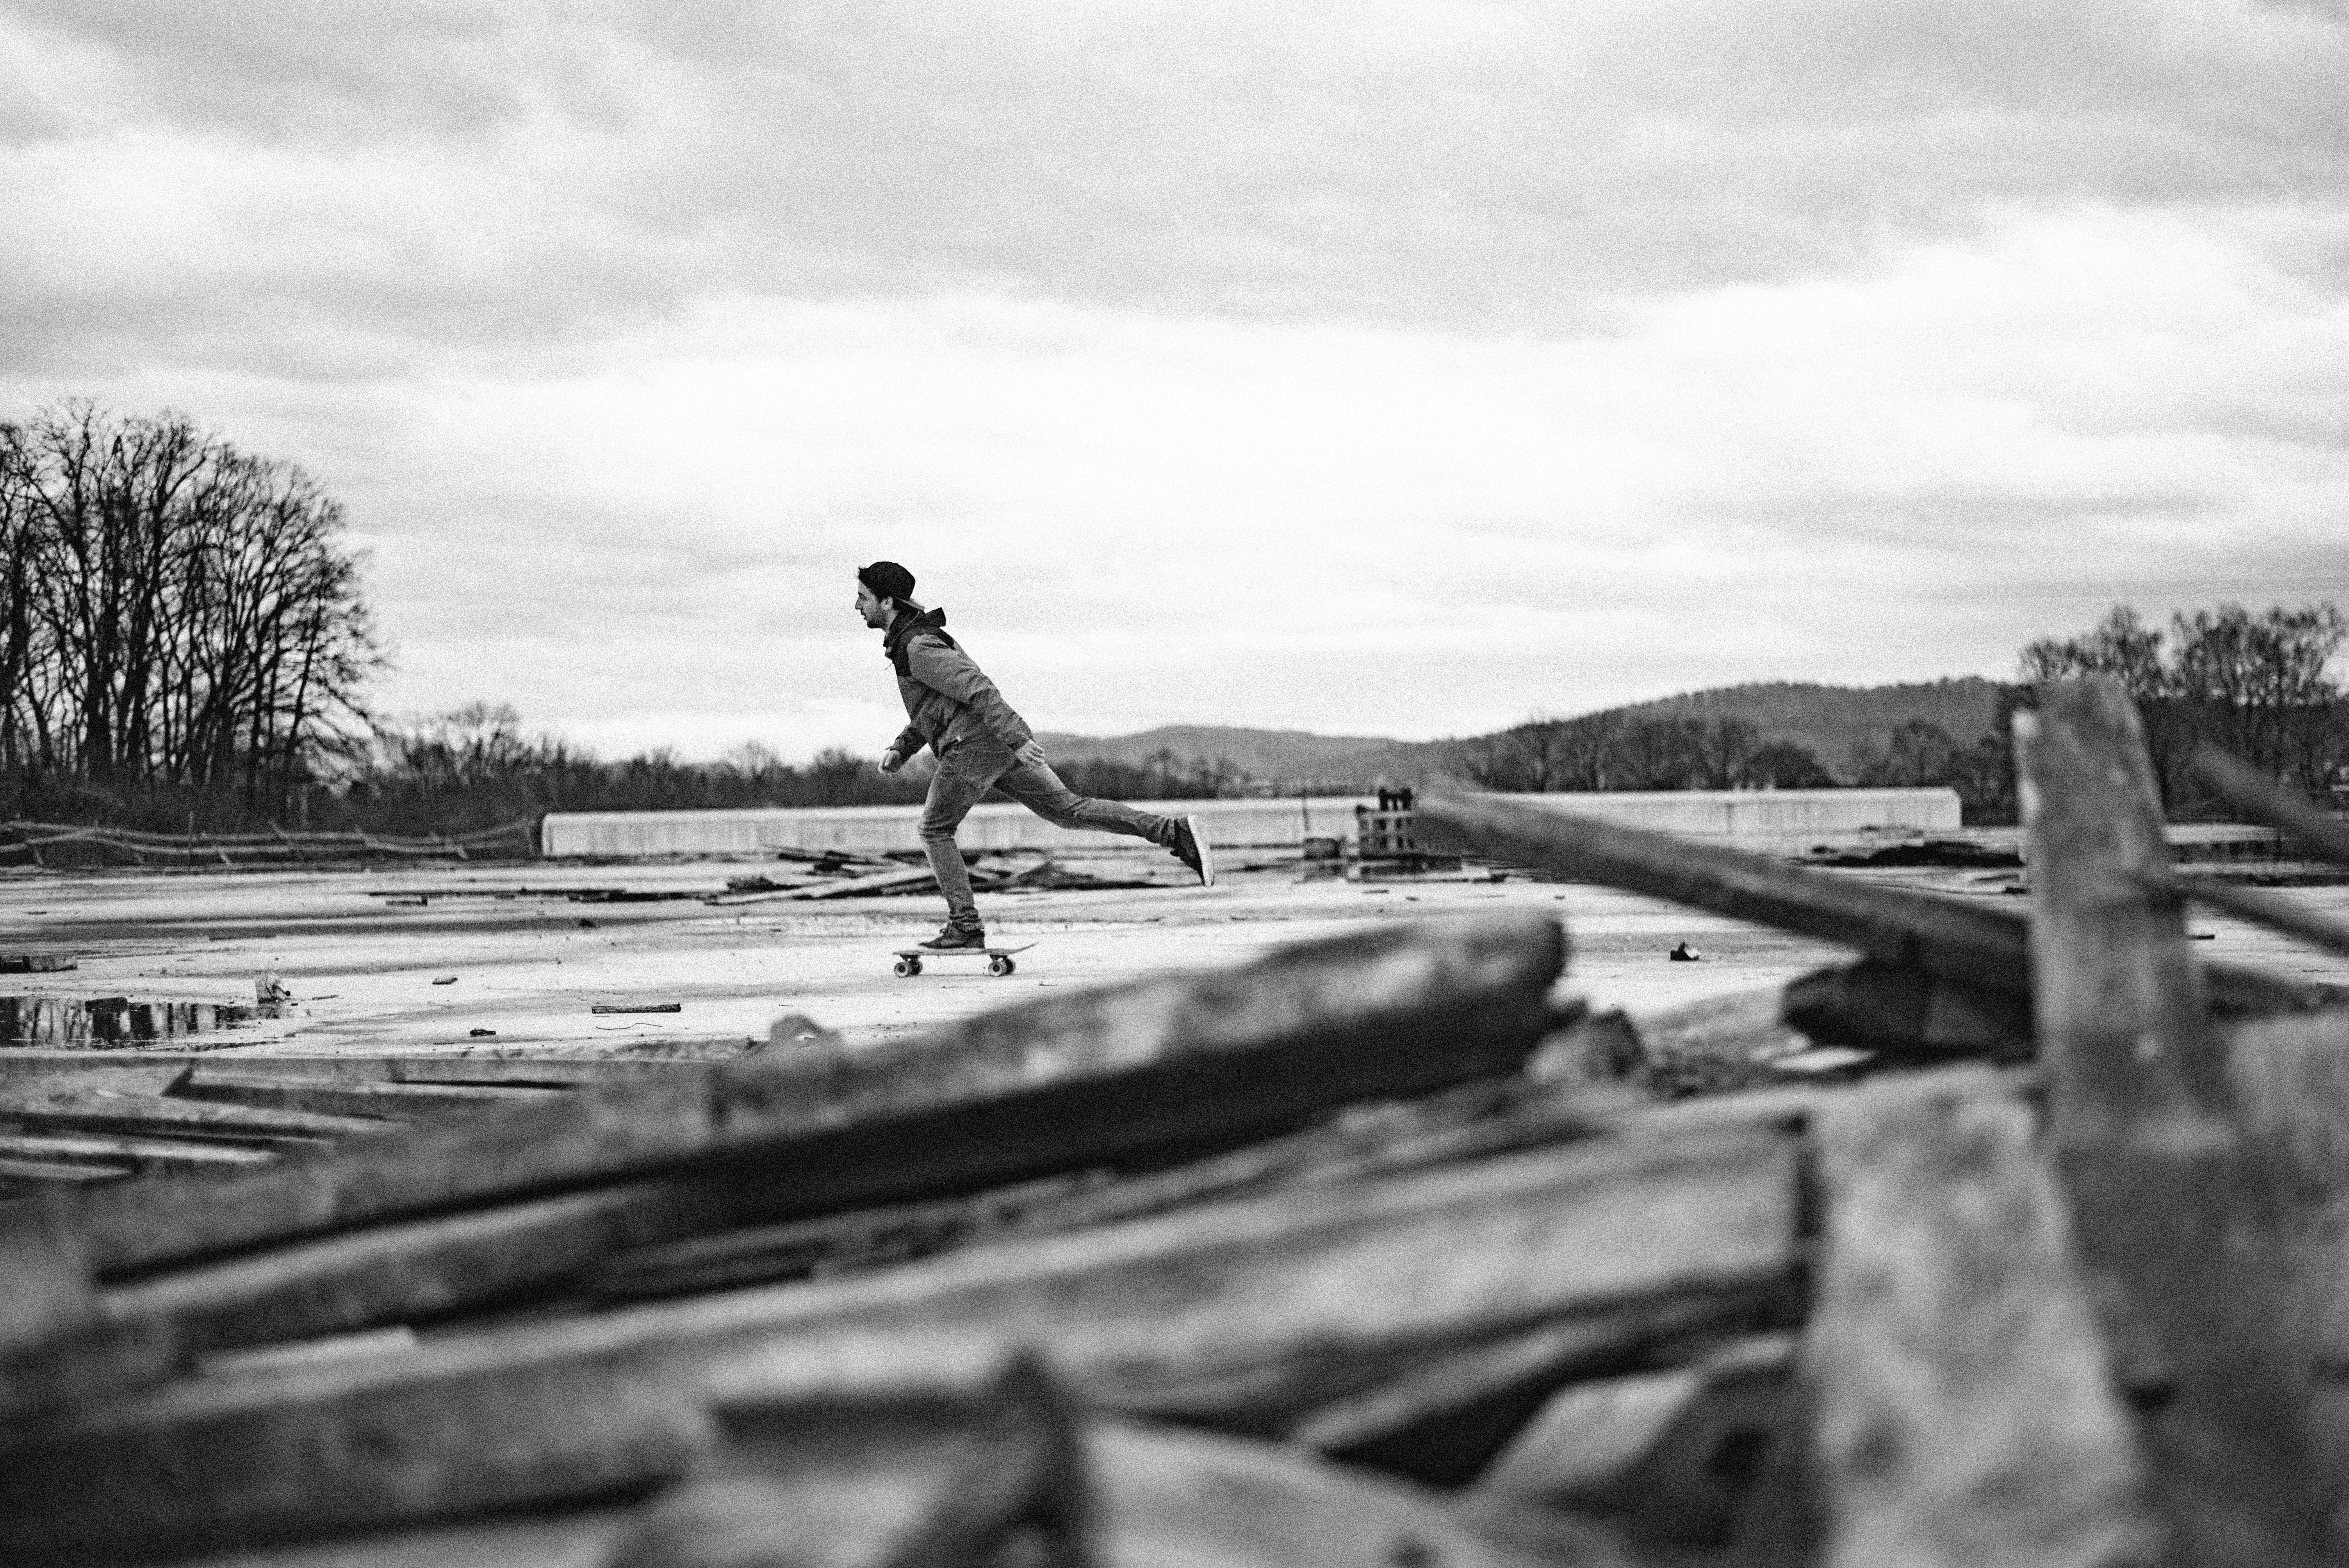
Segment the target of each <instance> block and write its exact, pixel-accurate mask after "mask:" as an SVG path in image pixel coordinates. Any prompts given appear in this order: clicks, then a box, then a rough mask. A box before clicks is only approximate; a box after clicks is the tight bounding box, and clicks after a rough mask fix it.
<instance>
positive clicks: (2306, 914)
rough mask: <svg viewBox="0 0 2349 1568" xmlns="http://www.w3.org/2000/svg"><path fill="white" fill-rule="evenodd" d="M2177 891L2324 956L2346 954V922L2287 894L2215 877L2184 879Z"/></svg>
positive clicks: (2348, 929)
mask: <svg viewBox="0 0 2349 1568" xmlns="http://www.w3.org/2000/svg"><path fill="white" fill-rule="evenodd" d="M2177 886H2178V889H2179V890H2180V891H2182V892H2184V893H2185V894H2186V896H2187V897H2189V898H2190V899H2192V900H2193V901H2194V902H2195V903H2201V904H2208V905H2209V907H2210V908H2212V909H2222V910H2225V911H2226V912H2227V913H2229V914H2232V915H2239V916H2240V917H2241V918H2243V919H2245V920H2248V921H2250V922H2251V923H2253V924H2254V925H2264V926H2266V927H2267V928H2268V929H2269V930H2270V931H2280V932H2282V933H2283V934H2285V935H2286V936H2295V937H2298V938H2299V939H2300V940H2301V941H2302V942H2305V943H2307V944H2309V945H2310V946H2312V947H2321V948H2323V950H2324V951H2325V952H2327V953H2349V922H2343V921H2338V920H2335V919H2333V917H2332V916H2331V915H2329V914H2326V913H2323V911H2321V910H2314V909H2311V908H2309V907H2308V906H2307V905H2306V904H2304V903H2301V902H2300V901H2299V900H2297V899H2295V898H2292V897H2290V896H2289V895H2287V894H2284V893H2280V892H2271V891H2270V890H2268V889H2266V888H2259V887H2238V886H2236V885H2235V884H2234V883H2232V882H2220V881H2219V880H2218V879H2217V878H2215V877H2208V876H2183V877H2180V878H2178V882H2177Z"/></svg>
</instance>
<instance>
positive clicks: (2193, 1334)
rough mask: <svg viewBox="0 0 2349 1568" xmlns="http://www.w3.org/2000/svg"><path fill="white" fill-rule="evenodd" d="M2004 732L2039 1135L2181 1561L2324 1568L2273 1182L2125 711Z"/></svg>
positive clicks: (2059, 710) (2060, 714)
mask: <svg viewBox="0 0 2349 1568" xmlns="http://www.w3.org/2000/svg"><path fill="white" fill-rule="evenodd" d="M2014 733H2015V747H2016V759H2017V767H2018V770H2019V775H2020V782H2021V787H2022V797H2023V820H2024V825H2025V830H2026V833H2027V835H2028V841H2029V854H2030V861H2031V867H2032V906H2033V907H2032V944H2031V947H2032V969H2033V1006H2034V1009H2035V1011H2036V1014H2037V1017H2038V1024H2039V1038H2040V1056H2041V1061H2042V1064H2043V1068H2044V1071H2045V1073H2046V1075H2047V1101H2048V1116H2049V1123H2050V1137H2051V1141H2052V1144H2053V1147H2054V1153H2055V1159H2056V1163H2057V1169H2058V1170H2059V1171H2060V1172H2061V1174H2062V1177H2063V1181H2064V1190H2065V1191H2066V1193H2067V1194H2068V1196H2069V1198H2070V1200H2071V1205H2072V1211H2073V1214H2074V1216H2075V1235H2076V1239H2077V1243H2078V1248H2079V1252H2080V1254H2081V1256H2082V1258H2083V1259H2084V1261H2085V1264H2086V1266H2087V1269H2088V1273H2089V1276H2090V1278H2091V1280H2092V1282H2093V1288H2094V1299H2095V1303H2096V1305H2097V1308H2098V1313H2099V1316H2100V1319H2101V1321H2102V1323H2103V1326H2104V1328H2105V1332H2106V1336H2107V1338H2108V1339H2109V1340H2110V1341H2112V1342H2113V1343H2114V1345H2115V1346H2116V1353H2117V1354H2118V1356H2119V1357H2121V1359H2122V1361H2123V1363H2124V1367H2123V1370H2122V1374H2121V1375H2122V1377H2123V1378H2124V1380H2125V1382H2127V1384H2128V1385H2129V1386H2130V1387H2131V1391H2132V1394H2133V1396H2134V1397H2135V1398H2137V1401H2138V1403H2139V1405H2140V1407H2141V1408H2144V1410H2145V1414H2144V1416H2143V1418H2142V1421H2141V1423H2140V1426H2141V1430H2142V1432H2143V1435H2144V1438H2145V1441H2146V1445H2147V1452H2148V1455H2149V1457H2150V1460H2151V1462H2152V1467H2153V1472H2154V1498H2155V1501H2156V1503H2157V1506H2158V1508H2159V1510H2160V1511H2161V1515H2162V1518H2163V1520H2164V1522H2165V1523H2166V1525H2167V1526H2168V1531H2169V1532H2170V1536H2171V1539H2172V1543H2173V1549H2174V1550H2175V1552H2176V1553H2178V1555H2179V1556H2180V1558H2181V1559H2182V1560H2183V1561H2187V1562H2194V1563H2219V1562H2226V1563H2249V1564H2258V1563H2313V1562H2316V1561H2320V1560H2322V1559H2323V1556H2324V1555H2325V1549H2324V1547H2323V1522H2322V1519H2321V1516H2320V1510H2319V1508H2318V1505H2317V1500H2316V1493H2315V1488H2314V1485H2313V1481H2314V1475H2313V1469H2312V1466H2311V1463H2310V1459H2309V1454H2308V1449H2307V1446H2306V1442H2305V1439H2304V1435H2303V1431H2302V1406H2303V1403H2304V1401H2305V1398H2306V1387H2307V1385H2306V1377H2305V1369H2304V1367H2302V1366H2301V1365H2298V1364H2297V1363H2296V1361H2295V1358H2294V1357H2292V1355H2291V1354H2290V1352H2289V1351H2288V1350H2287V1348H2286V1346H2284V1344H2283V1343H2282V1321H2283V1319H2282V1314H2283V1300H2282V1288H2283V1279H2282V1269H2283V1257H2284V1253H2283V1246H2284V1238H2283V1237H2282V1235H2280V1234H2279V1233H2278V1232H2277V1229H2276V1225H2275V1219H2274V1215H2275V1194H2274V1193H2273V1192H2272V1191H2271V1190H2270V1189H2269V1187H2268V1183H2267V1181H2265V1179H2264V1173H2263V1172H2262V1171H2261V1170H2260V1168H2259V1167H2258V1164H2257V1162H2256V1160H2255V1158H2254V1156H2253V1155H2252V1153H2251V1151H2250V1150H2247V1149H2246V1148H2245V1147H2244V1143H2243V1140H2242V1138H2241V1136H2240V1131H2239V1129H2238V1124H2237V1120H2236V1115H2235V1106H2234V1102H2233V1097H2232V1094H2231V1092H2230V1084H2229V1081H2228V1070H2227V1062H2226V1053H2225V1051H2224V1049H2223V1047H2221V1046H2220V1044H2219V1043H2218V1042H2217V1040H2216V1039H2215V1037H2214V1036H2213V1032H2212V1030H2211V1026H2210V1020H2209V1007H2208V1006H2207V1002H2206V998H2205V995H2204V993H2203V988H2202V981H2201V975H2200V973H2199V969H2198V967H2197V965H2196V964H2195V961H2194V955H2193V953H2192V949H2191V946H2190V944H2189V943H2188V941H2187V939H2186V929H2185V921H2184V907H2183V903H2182V901H2181V900H2180V899H2179V898H2178V895H2177V892H2176V890H2175V886H2174V882H2171V880H2170V879H2171V872H2170V870H2169V852H2168V845H2167V843H2166V842H2165V841H2164V839H2163V834H2162V820H2161V810H2160V804H2159V796H2158V792H2157V790H2156V789H2155V785H2154V779H2153V771H2152V766H2151V764H2150V762H2149V761H2148V760H2147V756H2146V751H2145V744H2144V739H2143V737H2142V734H2141V733H2140V731H2139V729H2138V727H2137V714H2136V712H2135V710H2134V709H2133V708H2132V707H2130V706H2129V702H2128V699H2127V696H2126V694H2125V693H2124V692H2123V691H2122V690H2121V688H2120V687H2119V686H2118V685H2116V684H2115V683H2113V682H2110V681H2091V682H2084V683H2079V684H2075V685H2074V684H2067V685H2055V686H2048V687H2045V688H2044V689H2043V692H2042V695H2041V705H2040V707H2039V708H2038V709H2037V710H2036V711H2028V710H2026V711H2024V712H2022V713H2018V714H2017V715H2016V716H2015V718H2014ZM2165 890H2166V891H2165Z"/></svg>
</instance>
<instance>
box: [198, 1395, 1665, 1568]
mask: <svg viewBox="0 0 2349 1568" xmlns="http://www.w3.org/2000/svg"><path fill="white" fill-rule="evenodd" d="M847 1413H851V1414H855V1413H858V1412H854V1411H851V1412H847ZM872 1424H874V1423H871V1422H869V1421H860V1422H858V1423H857V1429H854V1430H852V1432H851V1433H850V1437H851V1438H853V1439H854V1438H862V1437H863V1430H862V1429H863V1428H864V1427H866V1426H869V1425H872ZM906 1426H907V1423H906V1422H905V1421H902V1420H901V1421H900V1422H898V1423H897V1424H896V1425H895V1427H894V1428H891V1429H887V1430H888V1431H889V1433H890V1436H891V1437H893V1438H894V1439H896V1443H897V1446H895V1447H894V1448H883V1449H881V1451H880V1452H879V1453H878V1454H877V1455H876V1456H875V1457H874V1460H872V1462H870V1463H868V1464H866V1465H864V1467H863V1468H862V1469H861V1470H860V1469H858V1468H854V1466H853V1464H852V1463H847V1462H833V1463H825V1462H823V1455H821V1454H812V1453H809V1452H808V1451H807V1450H806V1449H805V1448H802V1449H800V1450H798V1451H796V1452H793V1453H791V1454H789V1455H786V1456H783V1457H781V1458H780V1459H778V1460H773V1461H771V1463H770V1466H769V1470H768V1473H767V1474H766V1475H765V1476H764V1477H761V1476H760V1475H757V1474H746V1473H743V1471H742V1470H741V1469H740V1462H739V1461H735V1462H730V1463H729V1464H728V1465H727V1467H726V1475H727V1477H728V1479H726V1480H718V1481H714V1482H710V1483H707V1490H705V1491H703V1497H702V1502H703V1506H704V1507H705V1508H708V1509H710V1510H711V1511H717V1510H719V1509H724V1508H726V1506H727V1502H728V1500H727V1499H726V1498H725V1497H724V1496H723V1495H722V1494H721V1495H717V1496H713V1495H711V1494H712V1493H713V1492H718V1491H719V1489H721V1488H722V1489H725V1490H727V1491H733V1493H734V1507H735V1508H736V1509H738V1510H739V1513H738V1514H737V1516H736V1517H737V1520H738V1521H739V1522H741V1523H749V1522H751V1521H755V1520H757V1519H759V1518H761V1516H762V1515H763V1516H765V1517H766V1519H767V1522H768V1526H769V1528H768V1530H767V1532H766V1533H765V1542H768V1543H773V1542H781V1543H782V1545H781V1548H780V1550H781V1551H782V1552H789V1553H795V1554H794V1555H792V1556H791V1557H789V1558H788V1559H786V1558H784V1557H781V1556H778V1555H774V1554H773V1553H776V1552H777V1551H778V1550H779V1548H778V1547H777V1546H775V1545H773V1544H767V1545H765V1547H764V1550H765V1551H766V1552H767V1553H769V1555H765V1556H759V1557H749V1556H738V1557H734V1558H731V1559H729V1561H730V1563H734V1564H737V1565H742V1564H747V1563H753V1562H757V1563H769V1562H781V1561H786V1560H788V1561H792V1562H802V1561H805V1562H811V1563H812V1562H817V1561H822V1562H836V1561H844V1562H854V1561H858V1560H857V1559H855V1558H854V1557H853V1556H847V1555H843V1556H842V1557H839V1558H835V1557H833V1556H830V1555H828V1554H827V1555H823V1556H821V1557H818V1556H814V1555H801V1554H812V1553H820V1552H822V1550H823V1543H825V1542H834V1541H837V1542H843V1544H847V1545H851V1546H853V1545H854V1544H856V1543H859V1542H864V1540H866V1539H867V1538H868V1537H867V1530H868V1528H869V1524H868V1521H869V1520H870V1518H871V1517H872V1516H874V1515H876V1514H877V1515H882V1516H884V1517H886V1516H888V1515H889V1514H891V1513H892V1512H894V1511H896V1510H900V1509H903V1508H905V1500H906V1498H907V1495H908V1493H909V1492H911V1491H915V1490H916V1488H918V1487H919V1486H920V1485H921V1484H922V1482H923V1480H925V1479H926V1472H931V1471H934V1470H936V1469H937V1468H942V1467H943V1465H944V1464H945V1463H947V1462H948V1461H947V1459H946V1455H947V1454H948V1453H950V1452H951V1451H952V1450H951V1449H947V1448H946V1447H945V1446H944V1445H936V1444H931V1445H924V1446H923V1447H921V1448H919V1449H916V1448H914V1446H913V1445H912V1444H910V1443H908V1442H907V1441H906V1440H905V1436H904V1434H905V1428H906ZM1081 1445H1082V1466H1083V1470H1084V1473H1085V1474H1086V1475H1087V1476H1088V1477H1089V1478H1090V1480H1091V1483H1092V1494H1093V1497H1094V1500H1095V1502H1094V1516H1095V1523H1094V1526H1093V1531H1092V1534H1093V1539H1094V1541H1095V1542H1096V1547H1095V1553H1096V1557H1097V1560H1099V1561H1102V1562H1105V1563H1119V1564H1135V1565H1143V1564H1147V1565H1152V1568H1535V1565H1536V1564H1540V1563H1573V1564H1575V1565H1576V1568H1635V1564H1638V1563H1641V1562H1642V1561H1643V1559H1641V1558H1640V1557H1638V1556H1636V1555H1634V1554H1633V1553H1630V1552H1628V1551H1626V1550H1625V1549H1624V1548H1623V1547H1622V1546H1621V1545H1620V1543H1619V1542H1615V1541H1613V1540H1612V1539H1611V1538H1610V1537H1609V1535H1608V1534H1607V1532H1605V1531H1604V1530H1603V1529H1600V1528H1599V1527H1597V1526H1594V1525H1589V1524H1587V1523H1580V1524H1578V1523H1577V1522H1573V1521H1569V1520H1560V1521H1557V1522H1555V1523H1554V1524H1553V1526H1552V1531H1551V1532H1550V1533H1548V1534H1547V1535H1546V1536H1541V1537H1537V1538H1535V1539H1532V1540H1529V1541H1527V1542H1526V1543H1525V1544H1524V1545H1522V1546H1518V1545H1513V1544H1512V1543H1510V1542H1506V1541H1504V1540H1500V1539H1495V1536H1494V1534H1493V1533H1492V1532H1491V1531H1490V1530H1489V1528H1487V1527H1486V1526H1485V1523H1484V1522H1469V1521H1464V1520H1462V1519H1461V1518H1459V1517H1458V1516H1457V1515H1456V1514H1455V1513H1454V1511H1451V1510H1450V1509H1448V1508H1447V1507H1446V1506H1445V1504H1444V1500H1443V1499H1442V1498H1440V1497H1439V1496H1437V1495H1435V1494H1433V1493H1430V1492H1428V1491H1423V1490H1421V1489H1419V1488H1415V1487H1411V1486H1406V1485H1402V1484H1399V1483H1397V1482H1394V1481H1392V1480H1383V1479H1381V1478H1379V1477H1376V1476H1371V1475H1366V1474H1363V1473H1362V1472H1361V1471H1358V1470H1347V1469H1345V1468H1343V1467H1340V1466H1338V1465H1332V1464H1330V1463H1327V1462H1325V1461H1321V1460H1316V1459H1314V1458H1313V1457H1311V1456H1310V1455H1307V1454H1301V1453H1299V1452H1297V1451H1295V1450H1293V1449H1285V1448H1283V1447H1281V1446H1279V1445H1277V1444H1272V1443H1266V1442H1260V1441H1256V1442H1252V1441H1249V1440H1247V1439H1239V1438H1231V1437H1223V1436H1218V1435H1216V1434H1214V1433H1207V1432H1186V1431H1182V1430H1179V1429H1166V1428H1157V1427H1149V1426H1143V1425H1141V1424H1138V1423H1133V1422H1126V1421H1118V1420H1098V1419H1097V1420H1089V1421H1087V1422H1085V1423H1084V1424H1083V1425H1082V1427H1081ZM876 1447H880V1445H878V1444H874V1443H871V1442H869V1441H858V1442H856V1443H855V1444H854V1452H853V1455H852V1459H853V1458H854V1457H861V1456H862V1455H864V1454H865V1453H866V1452H868V1451H870V1450H871V1449H874V1448H876ZM909 1450H910V1451H909ZM688 1484H690V1483H688ZM685 1490H686V1489H685V1488H682V1487H681V1488H678V1489H676V1490H675V1491H672V1492H670V1493H667V1494H664V1497H665V1498H667V1497H675V1496H677V1495H678V1493H680V1492H682V1491H685ZM784 1491H787V1492H788V1493H789V1494H790V1496H791V1498H792V1501H793V1503H794V1505H795V1512H794V1515H793V1518H795V1519H796V1521H798V1522H799V1525H798V1527H797V1528H791V1527H789V1524H788V1522H786V1521H785V1520H783V1519H781V1518H778V1517H777V1516H776V1515H775V1513H774V1509H775V1507H776V1504H777V1501H779V1499H778V1498H777V1495H776V1494H777V1493H778V1492H784ZM661 1506H663V1503H662V1501H655V1502H654V1503H653V1504H652V1505H651V1507H652V1508H653V1509H657V1508H659V1507H661ZM860 1509H862V1510H863V1511H864V1513H863V1515H861V1516H860V1514H859V1510H860ZM646 1517H647V1510H645V1509H642V1508H638V1509H633V1510H632V1509H629V1508H626V1507H611V1506H605V1507H601V1508H595V1509H581V1510H573V1511H561V1512H554V1513H544V1512H540V1513H533V1514H529V1515H523V1516H516V1517H512V1518H506V1519H495V1520H488V1521H481V1522H465V1523H457V1524H444V1525H436V1526H431V1527H428V1528H425V1529H422V1530H418V1531H413V1532H399V1533H398V1534H389V1535H374V1536H368V1537H363V1538H356V1539H345V1540H338V1541H334V1542H320V1543H317V1544H313V1545H309V1546H286V1547H280V1548H278V1549H277V1550H275V1551H272V1552H269V1553H265V1554H264V1553H237V1554H235V1555H233V1556H226V1557H205V1558H202V1559H199V1560H194V1561H190V1562H188V1563H186V1565H185V1568H616V1564H615V1559H614V1553H616V1551H618V1550H619V1549H620V1546H621V1543H622V1542H625V1541H627V1540H628V1539H629V1538H630V1535H631V1533H632V1532H636V1531H638V1530H641V1529H642V1527H643V1523H644V1521H645V1519H646ZM835 1522H836V1524H835ZM827 1526H833V1527H834V1528H833V1529H829V1530H828V1529H827ZM722 1538H723V1537H722V1536H718V1535H717V1534H716V1532H713V1539H722ZM973 1560H974V1561H980V1562H986V1561H993V1562H996V1563H1020V1562H1052V1561H1055V1559H1054V1558H1052V1557H1051V1556H1050V1554H1049V1553H1038V1554H1035V1555H1019V1554H1016V1553H1007V1554H1005V1555H1002V1556H997V1557H993V1558H991V1559H990V1558H985V1557H982V1558H977V1559H973Z"/></svg>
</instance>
